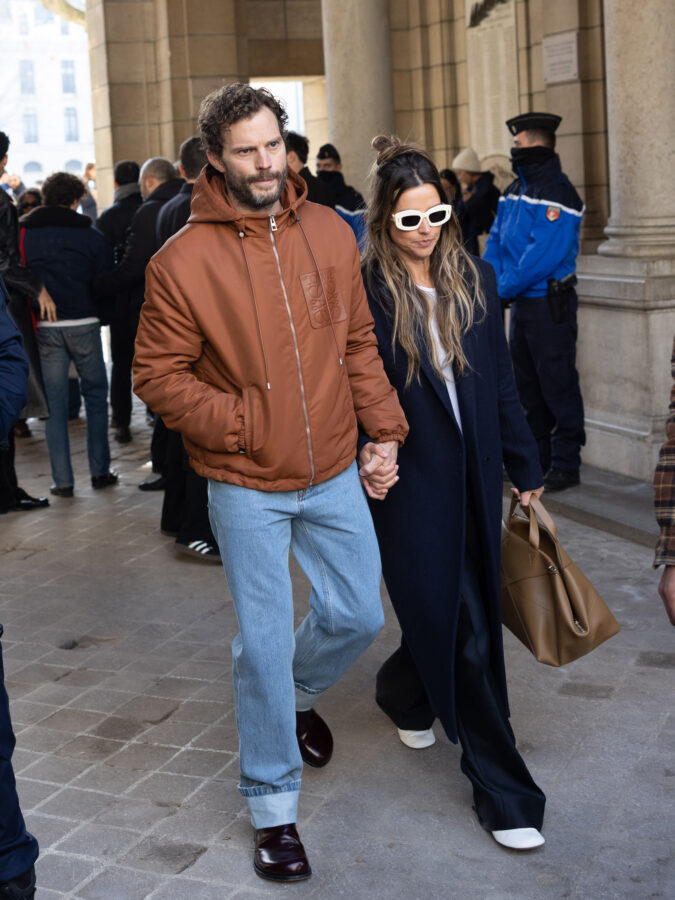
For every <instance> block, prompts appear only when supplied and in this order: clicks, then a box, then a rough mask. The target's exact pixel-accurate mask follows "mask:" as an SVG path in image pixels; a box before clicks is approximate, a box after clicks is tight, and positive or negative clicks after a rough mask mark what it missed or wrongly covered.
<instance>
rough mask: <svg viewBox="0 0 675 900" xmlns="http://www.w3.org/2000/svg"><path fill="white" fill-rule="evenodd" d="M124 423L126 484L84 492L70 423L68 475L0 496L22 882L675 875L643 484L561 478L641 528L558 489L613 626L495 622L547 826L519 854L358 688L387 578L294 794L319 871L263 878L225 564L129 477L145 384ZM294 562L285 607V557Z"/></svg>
mask: <svg viewBox="0 0 675 900" xmlns="http://www.w3.org/2000/svg"><path fill="white" fill-rule="evenodd" d="M31 425H32V426H33V428H34V434H35V436H34V438H32V439H29V440H23V441H19V442H17V443H18V451H17V468H18V471H19V473H20V480H21V483H22V484H23V486H24V487H25V488H26V489H28V490H29V492H31V493H45V492H46V491H47V490H48V487H49V483H50V478H49V464H48V458H47V453H46V446H45V441H44V429H43V426H42V424H41V423H36V422H32V423H31ZM134 435H135V439H134V442H133V443H131V444H129V445H126V446H124V447H119V446H118V445H115V444H114V443H113V455H114V457H115V459H114V465H115V466H116V467H117V468H118V469H119V471H120V472H121V473H122V479H121V483H120V485H119V486H117V487H114V488H110V489H107V490H104V491H100V492H94V491H93V490H92V489H91V487H90V485H89V478H88V474H87V471H86V457H85V453H84V425H83V424H82V423H81V422H77V423H73V424H72V426H71V436H72V441H73V456H74V462H75V468H76V472H77V478H78V481H77V484H76V488H75V490H76V496H75V498H74V499H73V500H64V499H59V498H53V499H52V505H51V508H50V509H48V510H45V511H40V512H36V513H24V514H20V513H13V514H10V515H7V516H3V517H2V518H0V554H1V556H0V566H1V573H2V574H1V579H2V581H1V585H2V586H1V588H0V592H1V599H0V621H3V622H4V625H5V639H4V654H5V666H6V670H7V686H8V689H9V693H10V697H11V701H12V714H13V717H14V722H15V726H16V730H17V733H18V735H17V736H18V747H17V751H16V755H15V767H16V771H17V773H18V782H19V790H20V796H21V801H22V805H23V808H24V811H25V813H26V818H27V822H28V825H29V828H30V829H31V830H32V831H33V832H34V833H35V834H36V836H37V837H38V839H39V841H40V845H41V856H40V859H39V861H38V866H37V868H38V878H39V885H40V886H39V890H38V892H37V897H38V900H50V898H56V897H70V898H81V900H97V898H100V900H103V898H114V900H126V898H129V900H141V898H146V897H148V898H153V900H160V898H165V900H182V898H191V900H211V898H218V900H223V898H230V897H232V898H233V897H236V898H250V900H254V898H266V897H278V896H280V895H281V894H283V895H284V896H287V897H290V896H293V897H298V898H309V897H311V898H320V900H334V898H335V900H337V898H350V900H354V898H357V900H360V898H369V900H370V898H383V900H399V898H400V900H418V898H419V900H436V898H452V900H454V898H500V900H502V898H503V900H506V898H514V900H516V898H517V900H528V898H532V900H539V898H584V900H588V898H590V900H596V898H615V897H620V898H624V897H625V898H631V900H632V898H648V897H649V898H672V897H675V852H674V851H675V837H674V835H675V758H674V751H675V709H674V703H673V699H674V697H675V629H673V628H672V627H671V626H670V625H669V624H668V622H667V619H666V617H665V614H664V611H663V608H662V606H661V603H660V601H659V599H658V596H657V594H656V585H657V581H658V573H656V572H654V571H653V570H652V569H651V561H652V551H651V549H650V548H649V547H648V546H645V544H648V543H650V541H649V529H650V527H651V528H653V525H652V524H651V520H650V512H649V509H648V500H649V489H648V487H647V486H645V485H639V483H635V484H632V485H631V484H629V483H628V482H622V481H621V479H619V480H618V481H617V480H616V479H614V480H612V478H611V477H609V478H608V477H605V476H603V475H602V473H593V472H586V473H584V482H585V484H586V485H588V487H587V490H586V491H585V490H584V489H576V490H575V495H576V496H577V497H581V498H583V497H584V496H586V494H590V493H592V489H593V485H594V484H595V486H596V487H597V483H598V481H599V482H600V488H601V490H600V494H602V490H607V491H609V493H610V494H611V496H612V498H613V500H612V503H609V502H608V501H607V498H606V497H605V498H604V499H603V498H602V496H600V501H599V502H600V506H601V507H602V509H601V514H600V513H598V510H597V509H596V510H595V512H594V511H593V510H587V511H586V512H587V514H588V521H590V522H593V523H594V524H595V525H596V526H597V525H600V526H602V521H600V520H602V519H603V518H604V519H607V520H609V519H610V518H611V519H612V520H613V521H615V522H623V524H624V525H625V524H627V523H628V524H630V523H631V522H634V521H636V519H639V523H638V524H639V527H637V531H640V532H641V533H642V534H643V535H645V534H646V535H647V539H646V540H640V539H639V535H637V533H636V534H634V535H632V536H633V537H634V538H636V540H627V539H626V538H625V536H624V537H621V536H617V535H616V534H611V533H608V531H607V530H601V529H600V528H599V527H595V528H594V527H589V525H588V524H585V523H584V513H583V509H582V510H581V512H580V502H576V503H574V502H572V501H573V499H574V496H573V495H572V492H570V495H571V500H570V502H569V503H568V508H569V509H568V511H569V516H568V517H566V516H565V514H564V513H565V503H566V501H565V497H564V495H558V498H557V500H556V504H557V505H556V509H555V512H554V515H555V516H556V521H557V523H558V527H559V533H560V536H561V538H562V541H563V544H564V545H565V546H566V548H567V549H568V551H569V552H570V554H571V555H572V557H573V558H574V559H575V561H576V562H577V563H578V564H579V565H580V566H581V568H582V569H583V570H584V571H585V572H586V573H587V575H589V577H590V578H591V580H592V581H593V582H594V583H595V585H596V586H597V588H598V589H599V590H600V592H601V594H602V595H603V596H604V597H605V599H606V600H607V602H608V603H609V605H610V607H611V608H612V610H613V611H614V613H615V615H616V616H617V618H618V619H619V621H620V623H621V625H622V631H621V633H620V634H619V635H618V636H617V637H615V638H613V639H612V640H611V641H609V642H608V643H607V644H605V645H604V646H602V647H601V648H599V649H598V650H596V651H595V652H594V653H592V654H591V655H590V656H588V657H586V658H584V659H582V660H579V661H577V662H575V663H573V664H572V665H571V666H569V667H567V668H565V669H562V670H556V669H551V668H548V667H546V666H542V665H539V664H538V663H536V662H535V661H534V660H533V658H532V657H530V655H529V654H528V653H527V652H526V651H525V649H524V648H523V647H522V646H521V645H520V644H519V643H518V642H517V641H516V640H515V639H514V638H513V637H512V636H511V635H510V634H507V635H506V654H507V670H508V675H509V685H510V695H511V707H512V715H513V719H512V721H513V725H514V729H515V732H516V734H517V735H518V738H519V745H520V748H521V750H522V752H523V754H524V756H525V758H526V759H527V762H528V764H529V766H530V768H531V770H532V772H533V774H534V776H535V778H536V779H537V781H538V782H539V784H540V785H541V786H542V787H543V789H544V790H545V792H546V794H547V796H548V806H547V815H546V821H545V825H544V834H545V836H546V839H547V843H546V846H545V847H543V848H542V849H541V850H539V851H535V852H533V853H531V854H526V855H519V854H516V853H511V852H508V851H505V850H502V849H500V848H499V847H498V846H497V845H496V844H495V843H494V841H493V840H492V839H491V837H490V836H489V835H488V834H487V833H485V832H484V831H482V829H481V828H480V827H479V826H478V823H477V821H476V819H475V817H474V814H473V813H472V811H471V796H470V790H469V786H468V782H467V780H466V779H465V778H464V776H463V775H462V774H461V773H460V771H459V752H458V749H457V748H456V747H455V746H453V745H451V744H450V743H449V742H448V741H447V740H446V739H445V737H444V736H443V735H441V734H440V729H439V728H438V727H437V728H436V733H437V736H438V741H437V743H436V745H435V746H434V747H432V748H429V749H427V750H423V751H412V750H409V749H407V748H406V747H404V746H403V745H402V744H401V743H400V742H399V741H398V739H397V737H396V735H395V732H394V728H393V726H392V725H391V723H390V722H389V720H388V719H387V718H386V717H385V716H384V715H383V714H382V713H381V712H380V711H379V710H378V708H377V707H376V705H375V703H374V700H373V685H374V676H375V672H376V671H377V668H378V666H379V664H380V663H381V661H382V660H383V659H384V658H385V657H386V656H387V655H388V654H389V653H390V652H391V650H392V649H393V648H394V647H395V646H396V644H397V640H398V633H397V626H396V622H395V619H394V617H393V615H392V614H391V610H390V609H389V607H388V601H387V600H386V597H384V599H385V608H386V609H387V626H386V628H385V629H384V631H383V632H382V633H381V635H380V636H379V637H378V639H377V641H376V642H375V644H374V645H373V646H372V647H371V648H370V649H369V651H368V652H367V653H366V654H364V656H363V657H362V658H361V659H360V660H359V662H358V663H357V664H356V665H355V666H354V667H353V668H352V669H351V670H350V671H349V672H348V673H347V675H346V676H345V677H344V678H343V680H342V681H341V682H340V683H339V684H338V685H336V686H335V687H334V688H333V689H332V690H331V691H330V692H329V693H328V694H327V695H326V696H325V698H323V699H322V700H321V702H320V705H319V708H320V711H321V712H322V714H323V715H324V716H325V717H326V719H327V720H328V722H329V723H330V725H331V727H332V728H333V730H334V734H335V738H336V748H335V755H334V758H333V761H332V762H331V764H330V765H329V766H328V767H327V768H326V769H324V770H309V771H307V772H306V773H305V778H304V787H303V792H302V795H301V806H300V830H301V835H302V836H303V839H304V841H305V844H306V847H307V850H308V853H309V855H310V859H311V862H312V866H313V869H314V875H313V877H312V878H311V879H310V880H309V881H308V882H305V883H302V884H298V885H294V886H277V885H270V884H268V883H266V882H263V881H261V880H260V879H259V878H257V877H256V875H255V874H254V872H253V869H252V866H251V837H252V832H251V828H250V825H249V822H248V818H247V815H246V812H245V810H244V805H243V802H242V800H241V798H240V797H239V795H238V793H237V791H236V783H237V739H236V732H235V726H234V717H233V709H232V687H231V680H230V651H229V642H230V640H231V639H232V637H233V636H234V634H235V632H236V623H235V616H234V614H233V610H232V604H231V601H230V598H229V595H228V591H227V587H226V584H225V579H224V576H223V574H222V571H221V569H220V567H218V566H208V565H205V564H203V563H200V562H197V561H194V562H193V561H192V560H189V559H185V558H179V557H176V556H175V555H174V552H173V548H172V540H171V539H170V538H166V537H162V536H161V535H160V533H159V510H160V504H161V495H158V494H144V493H142V492H140V491H139V490H138V489H137V487H136V485H137V484H138V482H140V481H141V480H142V479H143V478H144V477H146V476H147V474H148V473H149V469H148V468H147V466H146V467H144V464H145V463H146V460H147V458H148V441H149V436H150V434H149V429H147V427H146V426H145V424H144V423H143V420H142V413H141V410H140V407H139V408H137V410H136V413H135V422H134ZM596 494H597V491H596ZM554 505H555V504H554V503H553V500H552V503H551V509H553V506H554ZM581 507H583V503H581ZM610 507H611V514H610V512H608V510H609V509H610ZM640 517H641V518H640ZM640 523H641V524H640ZM610 530H611V529H610ZM629 536H631V535H630V534H629ZM294 580H295V584H296V586H297V588H298V591H297V597H298V600H297V611H298V615H302V610H303V607H304V606H305V605H306V598H307V589H306V585H305V582H304V579H303V576H302V575H301V574H300V573H299V572H298V571H297V568H295V569H294Z"/></svg>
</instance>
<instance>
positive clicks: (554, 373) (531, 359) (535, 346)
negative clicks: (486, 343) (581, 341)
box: [510, 291, 586, 472]
mask: <svg viewBox="0 0 675 900" xmlns="http://www.w3.org/2000/svg"><path fill="white" fill-rule="evenodd" d="M510 349H511V360H512V362H513V371H514V374H515V376H516V385H517V387H518V393H519V394H520V402H521V403H522V404H523V408H524V410H525V415H526V416H527V421H528V424H529V426H530V428H531V429H532V434H533V435H534V438H535V440H536V442H537V447H538V448H539V460H540V462H541V468H542V469H543V471H544V472H546V471H547V470H548V469H549V468H551V467H553V468H556V469H563V470H564V471H565V472H578V471H579V466H580V465H581V454H580V450H581V447H582V446H583V445H584V444H585V443H586V433H585V431H584V404H583V400H582V398H581V389H580V387H579V374H578V373H577V369H576V352H577V295H576V292H574V291H570V305H569V319H568V321H567V322H562V323H560V324H555V323H554V322H553V319H552V318H551V312H550V310H549V306H548V300H547V298H546V297H519V298H518V299H516V300H514V301H513V303H512V304H511V334H510Z"/></svg>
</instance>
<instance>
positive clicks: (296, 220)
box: [295, 213, 342, 365]
mask: <svg viewBox="0 0 675 900" xmlns="http://www.w3.org/2000/svg"><path fill="white" fill-rule="evenodd" d="M295 224H296V225H299V226H300V231H301V232H302V236H303V237H304V239H305V243H306V244H307V249H308V250H309V255H310V256H311V257H312V262H313V263H314V268H315V269H316V275H317V278H318V279H319V284H320V285H321V290H322V291H323V295H324V297H325V298H326V310H327V311H328V320H329V321H330V330H331V332H332V333H333V343H334V344H335V352H336V353H337V358H338V363H339V364H340V365H342V356H340V345H339V344H338V339H337V336H336V334H335V326H334V325H333V316H332V315H331V311H330V303H329V302H328V295H327V294H326V291H325V289H324V286H323V281H322V279H321V272H320V271H319V266H318V264H317V261H316V257H315V256H314V251H313V250H312V245H311V244H310V242H309V239H308V237H307V235H306V234H305V229H304V228H303V227H302V225H301V223H300V216H298V215H297V213H296V217H295Z"/></svg>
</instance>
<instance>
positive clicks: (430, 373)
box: [420, 353, 461, 435]
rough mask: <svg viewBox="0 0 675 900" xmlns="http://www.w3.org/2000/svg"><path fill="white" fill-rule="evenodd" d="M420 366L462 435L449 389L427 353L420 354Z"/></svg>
mask: <svg viewBox="0 0 675 900" xmlns="http://www.w3.org/2000/svg"><path fill="white" fill-rule="evenodd" d="M420 366H421V369H422V371H423V372H424V374H425V375H426V377H427V378H428V380H429V382H430V384H431V386H432V388H433V389H434V390H435V391H436V393H437V394H438V399H439V400H440V401H441V403H442V404H443V406H444V407H445V409H446V412H447V413H448V415H449V416H450V418H451V419H452V422H453V424H454V426H455V428H456V429H457V433H458V434H459V435H461V431H460V428H459V425H458V424H457V419H456V418H455V413H454V411H453V409H452V403H451V402H450V395H449V394H448V388H447V386H446V384H445V381H441V379H440V378H439V377H438V375H437V374H436V372H435V371H434V368H433V366H432V365H431V363H430V362H429V359H428V358H427V355H426V353H420Z"/></svg>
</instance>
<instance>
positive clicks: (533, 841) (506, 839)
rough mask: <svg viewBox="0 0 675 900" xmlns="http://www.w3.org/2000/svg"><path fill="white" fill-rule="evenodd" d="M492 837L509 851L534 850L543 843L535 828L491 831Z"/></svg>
mask: <svg viewBox="0 0 675 900" xmlns="http://www.w3.org/2000/svg"><path fill="white" fill-rule="evenodd" d="M492 837H493V838H494V839H495V840H496V841H497V843H498V844H501V845H502V847H508V848H509V850H534V848H535V847H541V845H542V844H544V843H545V841H544V838H543V837H542V835H541V834H539V832H538V831H537V829H536V828H508V829H506V830H505V831H493V832H492Z"/></svg>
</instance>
